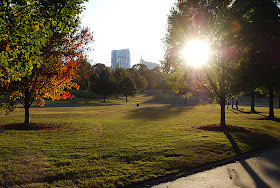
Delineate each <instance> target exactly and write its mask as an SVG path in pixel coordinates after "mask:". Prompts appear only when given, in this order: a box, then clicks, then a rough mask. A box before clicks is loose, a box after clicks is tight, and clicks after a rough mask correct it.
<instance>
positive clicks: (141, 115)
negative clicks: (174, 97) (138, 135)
mask: <svg viewBox="0 0 280 188" xmlns="http://www.w3.org/2000/svg"><path fill="white" fill-rule="evenodd" d="M192 109H193V107H187V108H186V107H175V106H173V105H168V106H164V107H137V108H135V110H133V111H131V112H130V113H129V114H128V118H131V119H146V120H156V119H165V118H169V117H172V116H176V115H178V114H181V113H182V112H185V111H189V110H192Z"/></svg>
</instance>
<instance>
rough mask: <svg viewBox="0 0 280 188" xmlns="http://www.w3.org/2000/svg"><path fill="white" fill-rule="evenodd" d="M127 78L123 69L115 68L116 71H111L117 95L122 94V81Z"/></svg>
mask: <svg viewBox="0 0 280 188" xmlns="http://www.w3.org/2000/svg"><path fill="white" fill-rule="evenodd" d="M126 76H127V73H126V70H125V69H124V68H120V67H117V68H116V69H114V70H112V78H113V80H114V82H115V88H114V91H115V93H116V94H117V98H118V95H120V94H122V92H123V88H122V87H123V85H122V84H123V83H122V82H123V80H124V79H125V77H126Z"/></svg>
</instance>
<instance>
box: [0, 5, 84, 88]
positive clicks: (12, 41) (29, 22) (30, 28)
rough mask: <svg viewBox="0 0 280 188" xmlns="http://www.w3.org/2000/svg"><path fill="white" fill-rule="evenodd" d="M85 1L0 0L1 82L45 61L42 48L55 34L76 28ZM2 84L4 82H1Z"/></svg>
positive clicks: (28, 71)
mask: <svg viewBox="0 0 280 188" xmlns="http://www.w3.org/2000/svg"><path fill="white" fill-rule="evenodd" d="M83 2H84V0H53V1H45V0H13V1H11V0H2V1H1V2H0V81H1V82H2V84H3V83H5V84H7V83H9V82H11V81H18V80H21V78H23V77H25V76H27V75H31V74H32V69H33V67H34V65H37V66H41V64H42V63H44V61H43V59H42V55H41V53H42V51H43V49H44V48H46V45H47V44H50V43H51V42H50V39H51V38H53V36H54V35H62V36H64V35H66V34H69V33H71V34H73V33H75V32H76V31H77V25H78V22H79V17H78V16H79V14H80V13H81V11H82V9H83V7H82V4H83ZM2 86H3V85H2Z"/></svg>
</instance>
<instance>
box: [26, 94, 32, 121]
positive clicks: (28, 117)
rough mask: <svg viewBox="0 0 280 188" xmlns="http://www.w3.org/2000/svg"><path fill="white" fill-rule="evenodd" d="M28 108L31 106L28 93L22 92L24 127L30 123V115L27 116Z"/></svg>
mask: <svg viewBox="0 0 280 188" xmlns="http://www.w3.org/2000/svg"><path fill="white" fill-rule="evenodd" d="M30 106H31V104H30V92H29V91H25V92H24V111H25V115H24V124H25V125H26V124H29V123H30V114H29V108H30Z"/></svg>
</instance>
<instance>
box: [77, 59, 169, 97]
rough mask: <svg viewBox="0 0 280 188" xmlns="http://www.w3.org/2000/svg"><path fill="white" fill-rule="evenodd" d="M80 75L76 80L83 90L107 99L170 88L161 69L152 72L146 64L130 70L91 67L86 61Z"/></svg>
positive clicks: (97, 65) (99, 66)
mask: <svg viewBox="0 0 280 188" xmlns="http://www.w3.org/2000/svg"><path fill="white" fill-rule="evenodd" d="M80 75H83V76H81V77H79V78H77V79H76V80H75V82H76V83H77V84H79V85H80V86H81V88H80V89H82V90H89V91H91V92H92V93H95V94H96V95H99V96H101V97H102V98H103V101H104V102H105V100H106V98H107V97H109V96H112V95H115V96H116V97H118V96H119V95H121V96H125V98H126V102H127V98H128V97H129V96H134V95H135V94H136V93H138V91H139V90H147V89H166V88H168V87H169V86H168V85H167V83H166V81H165V77H166V76H165V75H164V73H163V72H162V71H161V69H160V67H155V68H154V69H152V70H150V69H148V68H147V66H146V65H144V64H136V65H133V67H132V68H130V69H124V68H119V67H117V68H116V69H111V67H105V65H104V64H101V63H98V64H95V65H91V64H90V63H89V62H87V61H86V60H85V61H83V64H82V65H81V66H80Z"/></svg>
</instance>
